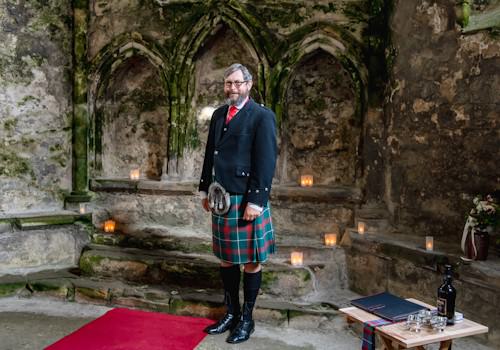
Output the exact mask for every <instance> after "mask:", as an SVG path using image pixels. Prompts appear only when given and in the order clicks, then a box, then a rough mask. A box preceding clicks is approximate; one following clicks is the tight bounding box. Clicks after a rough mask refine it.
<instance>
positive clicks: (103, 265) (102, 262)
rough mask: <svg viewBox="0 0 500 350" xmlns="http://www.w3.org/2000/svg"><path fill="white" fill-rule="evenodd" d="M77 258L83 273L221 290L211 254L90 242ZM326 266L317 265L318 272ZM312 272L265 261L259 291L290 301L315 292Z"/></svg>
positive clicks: (216, 267) (215, 261)
mask: <svg viewBox="0 0 500 350" xmlns="http://www.w3.org/2000/svg"><path fill="white" fill-rule="evenodd" d="M88 248H89V249H88V250H86V251H85V252H84V253H83V254H82V256H81V258H80V263H79V266H80V270H81V272H82V274H84V275H86V276H95V277H106V278H114V279H119V280H123V281H131V282H139V283H146V284H154V285H166V286H168V285H180V286H189V287H196V288H212V289H220V288H221V284H220V283H221V282H220V278H219V262H218V259H217V258H215V257H214V256H213V255H212V254H194V253H189V254H187V253H182V252H173V251H166V250H145V249H137V248H125V247H112V246H104V245H96V244H91V245H90V246H89V247H88ZM324 267H325V266H324V265H323V266H321V265H317V266H314V268H315V269H316V270H318V271H320V270H322V269H323V268H324ZM315 281H316V277H315V272H313V270H312V268H311V267H309V266H304V267H292V266H290V265H289V264H287V263H284V262H269V263H266V268H265V269H264V273H263V282H262V290H263V291H264V292H266V293H268V294H272V295H279V296H280V297H281V298H283V299H286V300H290V299H293V298H303V297H305V296H306V295H308V294H313V293H314V292H315Z"/></svg>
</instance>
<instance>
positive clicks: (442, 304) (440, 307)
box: [437, 298, 446, 316]
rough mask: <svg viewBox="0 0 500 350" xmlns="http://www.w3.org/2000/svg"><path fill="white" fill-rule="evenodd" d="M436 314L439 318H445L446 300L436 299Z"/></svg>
mask: <svg viewBox="0 0 500 350" xmlns="http://www.w3.org/2000/svg"><path fill="white" fill-rule="evenodd" d="M437 312H438V315H439V316H446V299H444V298H438V299H437Z"/></svg>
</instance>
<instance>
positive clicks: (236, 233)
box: [212, 195, 276, 264]
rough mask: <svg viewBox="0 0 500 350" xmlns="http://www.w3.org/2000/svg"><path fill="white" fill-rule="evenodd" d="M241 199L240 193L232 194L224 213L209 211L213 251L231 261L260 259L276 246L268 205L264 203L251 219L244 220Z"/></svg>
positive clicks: (263, 259)
mask: <svg viewBox="0 0 500 350" xmlns="http://www.w3.org/2000/svg"><path fill="white" fill-rule="evenodd" d="M242 201H243V195H232V196H231V207H230V208H229V212H228V213H227V214H226V215H217V214H214V213H212V249H213V252H214V254H215V256H216V257H218V258H219V259H220V260H222V261H225V262H229V263H233V264H246V263H257V262H258V263H260V262H264V261H266V260H267V259H268V258H269V254H273V253H274V252H275V250H276V246H275V241H274V230H273V223H272V221H271V208H270V207H269V204H267V205H266V206H265V207H264V209H263V210H262V213H261V214H260V215H259V216H258V217H257V218H256V219H255V220H253V221H246V220H243V214H244V212H245V207H246V205H241V203H242Z"/></svg>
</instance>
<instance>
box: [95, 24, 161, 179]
mask: <svg viewBox="0 0 500 350" xmlns="http://www.w3.org/2000/svg"><path fill="white" fill-rule="evenodd" d="M137 56H141V57H144V58H145V59H147V61H148V62H149V63H150V64H151V65H152V66H153V67H154V68H156V69H157V71H158V73H159V75H160V78H161V81H162V88H163V90H164V91H165V94H166V95H167V98H168V99H169V98H170V91H169V82H168V76H169V71H168V67H167V64H166V59H165V57H164V56H163V54H162V53H161V52H160V51H159V50H158V49H157V48H156V47H155V45H154V44H152V43H150V42H147V41H145V40H144V39H143V38H142V37H141V35H140V34H138V33H126V34H122V35H120V36H118V37H117V38H115V39H114V40H113V42H112V43H110V44H108V45H107V46H105V47H104V48H103V49H102V50H101V51H100V52H99V53H98V54H97V55H96V56H95V57H94V59H93V60H92V62H91V65H90V66H91V68H90V71H89V82H90V84H89V89H88V99H87V101H88V108H89V118H90V125H89V130H88V143H89V148H88V149H89V151H88V158H89V159H88V160H89V161H90V162H89V167H90V169H94V170H95V169H99V168H100V167H101V164H100V162H101V160H100V152H101V146H102V140H101V139H100V138H101V136H102V135H101V132H102V130H101V129H100V128H101V120H100V115H99V113H97V108H96V103H97V101H98V100H99V97H100V96H101V94H103V93H104V91H105V89H106V87H107V85H108V83H109V81H110V79H111V78H112V77H113V74H114V72H115V71H116V70H117V69H119V67H121V65H122V64H124V63H125V62H126V61H127V60H129V59H131V58H133V57H137ZM166 146H167V145H165V147H166Z"/></svg>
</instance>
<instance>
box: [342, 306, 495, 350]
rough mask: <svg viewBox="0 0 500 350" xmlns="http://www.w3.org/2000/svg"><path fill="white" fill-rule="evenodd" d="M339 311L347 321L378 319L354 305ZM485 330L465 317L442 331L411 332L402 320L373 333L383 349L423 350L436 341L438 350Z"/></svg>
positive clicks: (376, 329)
mask: <svg viewBox="0 0 500 350" xmlns="http://www.w3.org/2000/svg"><path fill="white" fill-rule="evenodd" d="M407 300H409V301H411V302H414V303H417V304H421V305H424V306H426V307H428V308H429V309H432V308H433V307H432V306H431V305H428V304H425V303H423V302H421V301H419V300H416V299H407ZM340 311H341V312H343V313H344V314H345V315H346V317H347V322H348V323H354V322H361V323H364V322H367V321H374V320H378V319H380V317H379V316H376V315H374V314H371V313H369V312H366V311H363V310H361V309H359V308H357V307H354V306H353V307H346V308H343V309H340ZM487 332H488V327H486V326H483V325H481V324H479V323H476V322H473V321H471V320H467V319H464V320H463V321H462V322H459V323H456V324H454V325H452V326H446V328H445V330H444V331H443V332H438V331H435V330H433V329H431V328H428V327H422V330H421V331H420V332H418V333H417V332H411V331H409V330H407V329H405V325H404V322H398V323H393V324H388V325H385V326H379V327H375V333H376V334H378V335H379V336H380V338H381V339H382V342H383V345H384V349H387V350H398V349H408V348H416V349H418V350H425V348H424V346H425V345H428V344H432V343H437V342H439V343H440V347H439V349H440V350H449V349H451V343H452V341H453V339H456V338H462V337H467V336H470V335H475V334H481V333H487Z"/></svg>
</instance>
